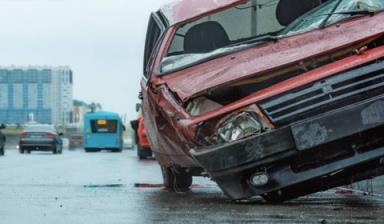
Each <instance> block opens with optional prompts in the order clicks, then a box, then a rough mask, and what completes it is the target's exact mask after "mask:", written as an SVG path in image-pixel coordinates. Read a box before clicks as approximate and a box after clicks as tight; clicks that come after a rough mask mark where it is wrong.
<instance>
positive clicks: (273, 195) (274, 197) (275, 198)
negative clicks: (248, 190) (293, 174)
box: [262, 190, 296, 204]
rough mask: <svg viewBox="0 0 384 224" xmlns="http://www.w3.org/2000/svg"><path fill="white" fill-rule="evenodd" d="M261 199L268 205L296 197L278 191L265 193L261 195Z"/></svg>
mask: <svg viewBox="0 0 384 224" xmlns="http://www.w3.org/2000/svg"><path fill="white" fill-rule="evenodd" d="M262 197H263V199H264V200H265V201H266V202H268V203H271V204H279V203H283V202H284V201H287V200H289V199H292V198H295V197H296V196H292V195H289V194H287V193H284V192H283V191H282V190H280V191H273V192H270V193H266V194H264V195H262Z"/></svg>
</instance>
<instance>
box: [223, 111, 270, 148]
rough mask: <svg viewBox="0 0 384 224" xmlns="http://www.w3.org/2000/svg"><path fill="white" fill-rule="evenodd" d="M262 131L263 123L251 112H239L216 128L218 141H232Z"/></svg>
mask: <svg viewBox="0 0 384 224" xmlns="http://www.w3.org/2000/svg"><path fill="white" fill-rule="evenodd" d="M262 131H263V125H262V124H261V122H259V121H258V119H256V118H255V117H254V116H252V114H250V113H248V112H241V113H239V114H237V115H235V116H233V117H231V118H230V119H228V120H227V121H225V122H224V123H223V124H222V125H221V126H220V127H219V128H218V129H217V141H218V142H222V143H224V142H234V141H237V140H240V139H243V138H246V137H249V136H252V135H255V134H260V133H261V132H262Z"/></svg>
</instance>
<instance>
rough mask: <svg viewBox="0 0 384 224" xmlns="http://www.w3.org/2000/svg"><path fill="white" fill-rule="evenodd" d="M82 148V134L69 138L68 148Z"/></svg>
mask: <svg viewBox="0 0 384 224" xmlns="http://www.w3.org/2000/svg"><path fill="white" fill-rule="evenodd" d="M82 147H83V135H82V134H73V135H71V136H69V148H70V149H77V148H82Z"/></svg>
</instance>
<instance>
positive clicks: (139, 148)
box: [137, 143, 147, 160]
mask: <svg viewBox="0 0 384 224" xmlns="http://www.w3.org/2000/svg"><path fill="white" fill-rule="evenodd" d="M137 157H139V159H140V160H143V159H146V158H147V156H146V155H145V154H144V152H143V147H142V146H141V145H140V143H139V144H137Z"/></svg>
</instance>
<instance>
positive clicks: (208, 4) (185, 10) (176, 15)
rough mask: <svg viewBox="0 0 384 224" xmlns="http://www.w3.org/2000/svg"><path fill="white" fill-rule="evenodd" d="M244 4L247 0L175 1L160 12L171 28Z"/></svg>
mask: <svg viewBox="0 0 384 224" xmlns="http://www.w3.org/2000/svg"><path fill="white" fill-rule="evenodd" d="M245 2H247V0H220V1H218V0H193V1H191V0H176V1H174V2H172V3H170V4H167V5H165V6H163V7H162V8H161V9H160V12H161V13H162V14H163V15H164V17H165V18H166V19H167V20H168V23H169V25H170V26H172V25H175V24H178V23H183V22H186V21H188V20H193V19H196V18H198V17H201V16H204V15H206V14H210V13H213V12H215V11H219V10H221V9H225V8H228V7H230V6H233V5H238V4H241V3H245Z"/></svg>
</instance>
